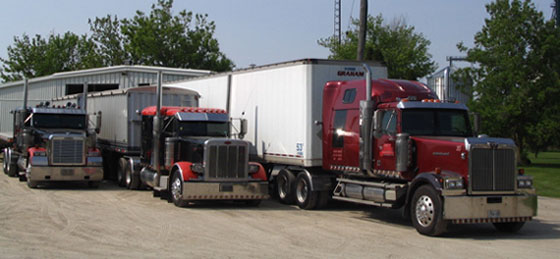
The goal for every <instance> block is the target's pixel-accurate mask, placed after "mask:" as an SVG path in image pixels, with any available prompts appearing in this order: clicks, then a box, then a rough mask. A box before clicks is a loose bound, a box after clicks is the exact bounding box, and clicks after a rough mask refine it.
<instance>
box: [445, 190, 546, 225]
mask: <svg viewBox="0 0 560 259" xmlns="http://www.w3.org/2000/svg"><path fill="white" fill-rule="evenodd" d="M443 201H444V204H443V210H444V211H443V218H444V219H446V220H451V221H452V222H453V223H486V222H518V221H528V220H531V219H532V217H534V216H536V215H537V195H535V194H520V195H511V196H505V195H504V196H444V197H443Z"/></svg>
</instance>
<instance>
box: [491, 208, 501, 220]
mask: <svg viewBox="0 0 560 259" xmlns="http://www.w3.org/2000/svg"><path fill="white" fill-rule="evenodd" d="M499 217H500V211H499V210H489V211H488V218H491V219H495V218H499Z"/></svg>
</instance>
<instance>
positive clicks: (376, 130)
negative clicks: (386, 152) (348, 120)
mask: <svg viewBox="0 0 560 259" xmlns="http://www.w3.org/2000/svg"><path fill="white" fill-rule="evenodd" d="M382 119H383V111H381V110H376V111H375V112H374V113H373V137H375V138H380V137H381V135H382V134H381V132H382V127H381V123H382Z"/></svg>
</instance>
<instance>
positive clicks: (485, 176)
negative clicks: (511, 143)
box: [470, 148, 516, 192]
mask: <svg viewBox="0 0 560 259" xmlns="http://www.w3.org/2000/svg"><path fill="white" fill-rule="evenodd" d="M470 168H471V174H470V182H471V190H472V191H473V192H493V191H500V192H510V191H514V190H515V181H516V179H515V176H516V174H515V152H514V150H513V149H488V148H475V149H473V150H472V151H471V167H470Z"/></svg>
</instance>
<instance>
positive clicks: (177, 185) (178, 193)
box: [171, 177, 183, 201]
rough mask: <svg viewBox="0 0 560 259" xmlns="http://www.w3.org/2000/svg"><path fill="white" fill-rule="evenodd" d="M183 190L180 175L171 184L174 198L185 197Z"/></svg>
mask: <svg viewBox="0 0 560 259" xmlns="http://www.w3.org/2000/svg"><path fill="white" fill-rule="evenodd" d="M182 192H183V190H181V179H179V177H177V178H175V181H173V184H171V195H173V200H176V201H178V200H181V199H182V197H183V194H182Z"/></svg>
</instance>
